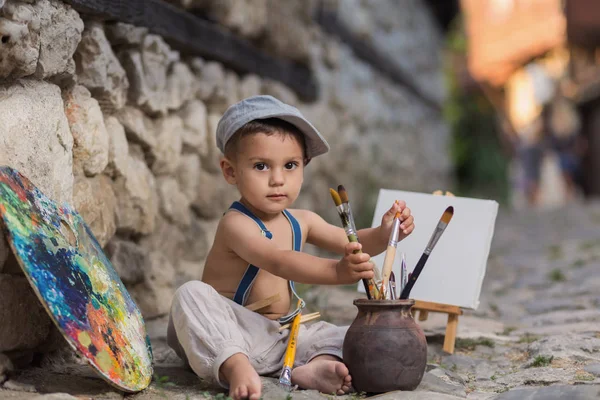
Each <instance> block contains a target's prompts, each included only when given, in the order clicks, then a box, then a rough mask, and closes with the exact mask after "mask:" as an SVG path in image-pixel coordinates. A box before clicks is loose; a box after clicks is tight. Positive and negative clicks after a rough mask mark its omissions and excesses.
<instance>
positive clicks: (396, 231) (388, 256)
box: [381, 200, 402, 299]
mask: <svg viewBox="0 0 600 400" xmlns="http://www.w3.org/2000/svg"><path fill="white" fill-rule="evenodd" d="M394 203H398V200H396V201H395V202H394ZM400 215H401V213H400V212H397V213H396V215H394V222H393V224H392V231H391V232H390V239H389V241H388V246H387V249H386V250H385V258H384V260H383V267H382V269H381V275H382V281H381V298H382V299H385V298H386V297H387V296H386V295H385V291H386V289H387V288H386V287H387V285H388V281H389V279H390V274H391V273H392V266H393V265H394V258H396V246H398V240H399V239H400V223H401V222H402V221H400Z"/></svg>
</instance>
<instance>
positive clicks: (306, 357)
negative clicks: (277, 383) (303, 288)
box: [167, 281, 348, 387]
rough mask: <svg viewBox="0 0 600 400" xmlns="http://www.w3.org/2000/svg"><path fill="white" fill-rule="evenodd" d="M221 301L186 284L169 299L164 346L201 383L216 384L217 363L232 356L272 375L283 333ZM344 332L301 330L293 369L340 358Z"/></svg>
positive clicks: (326, 327) (320, 326)
mask: <svg viewBox="0 0 600 400" xmlns="http://www.w3.org/2000/svg"><path fill="white" fill-rule="evenodd" d="M279 326H280V325H279V323H278V322H277V321H272V320H270V319H268V318H265V317H263V316H262V315H260V314H258V313H256V312H253V311H250V310H248V309H246V308H244V307H242V306H240V305H239V304H237V303H235V302H233V301H232V300H229V299H228V298H226V297H223V296H221V295H220V294H219V293H217V291H215V290H214V289H213V288H212V286H210V285H207V284H206V283H203V282H200V281H190V282H187V283H185V284H184V285H183V286H181V287H180V288H179V289H178V290H177V292H176V293H175V296H174V298H173V304H172V305H171V314H170V316H169V328H168V331H167V343H168V344H169V346H170V347H171V348H172V349H173V350H175V352H176V353H177V354H178V355H179V357H181V358H182V359H183V360H184V361H186V362H187V363H188V364H189V366H190V367H191V368H192V370H194V372H195V373H196V374H197V375H198V376H199V377H200V378H202V379H203V380H207V381H210V382H215V383H218V384H219V385H221V386H223V387H227V386H226V384H225V383H224V382H221V381H220V380H219V369H220V368H221V364H223V362H224V361H225V360H227V359H228V358H229V357H231V356H232V355H234V354H236V353H242V354H245V355H246V356H248V359H249V360H250V363H251V364H252V366H253V367H254V369H255V370H256V371H257V372H258V374H259V375H263V376H278V375H279V373H280V371H281V369H282V366H283V356H284V354H285V350H286V346H287V339H288V335H289V329H286V330H284V331H282V332H279ZM347 329H348V328H347V327H337V326H335V325H332V324H329V323H327V322H317V323H315V324H312V325H310V326H308V327H307V326H304V325H301V327H300V332H299V333H298V345H297V347H296V360H295V363H294V367H297V366H301V365H304V364H306V363H308V362H309V361H310V360H311V359H313V358H314V357H316V356H318V355H322V354H330V355H333V356H336V357H339V358H340V359H341V358H342V343H343V341H344V336H345V334H346V330H347Z"/></svg>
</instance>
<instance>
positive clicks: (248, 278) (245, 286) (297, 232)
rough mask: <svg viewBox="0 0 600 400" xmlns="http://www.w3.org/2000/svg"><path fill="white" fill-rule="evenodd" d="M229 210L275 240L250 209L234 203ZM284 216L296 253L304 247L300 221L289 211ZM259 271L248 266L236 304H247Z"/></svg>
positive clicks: (285, 319) (288, 318) (285, 320)
mask: <svg viewBox="0 0 600 400" xmlns="http://www.w3.org/2000/svg"><path fill="white" fill-rule="evenodd" d="M229 209H230V210H235V211H238V212H240V213H242V214H244V215H246V216H247V217H249V218H251V219H252V220H253V221H254V222H255V223H256V225H258V227H259V228H260V230H261V232H262V234H263V236H266V237H267V239H272V238H273V234H272V233H271V232H270V231H269V230H267V227H266V226H265V224H264V223H263V222H262V221H261V220H260V219H259V218H258V217H256V215H254V214H253V213H252V211H250V210H248V208H246V206H244V205H243V204H242V203H240V202H239V201H235V202H233V204H232V205H231V207H229ZM283 215H285V217H286V218H287V220H288V221H289V223H290V225H291V226H292V242H293V245H294V251H300V248H301V247H302V230H301V229H300V224H299V223H298V220H296V218H294V216H293V215H292V214H291V213H290V212H289V211H287V210H283ZM258 271H259V268H258V267H257V266H255V265H252V264H248V267H247V268H246V272H244V276H243V277H242V279H241V280H240V283H239V285H238V287H237V289H236V291H235V295H234V296H233V301H235V302H236V303H238V304H239V305H242V306H243V305H245V304H246V300H247V299H248V295H249V294H250V289H251V288H252V284H253V283H254V280H255V279H256V276H257V275H258ZM289 282H290V289H291V290H292V293H293V294H294V296H296V297H297V298H298V299H300V297H299V296H298V294H297V293H296V289H295V285H294V282H293V281H289ZM304 306H305V304H304V301H302V304H301V306H300V307H298V308H297V309H296V310H294V311H293V312H292V313H290V314H288V315H285V316H283V317H281V318H280V319H279V322H280V323H281V324H286V323H288V322H290V321H291V320H292V319H293V318H294V317H295V316H296V315H297V314H298V313H299V312H300V311H301V310H302V309H303V308H304Z"/></svg>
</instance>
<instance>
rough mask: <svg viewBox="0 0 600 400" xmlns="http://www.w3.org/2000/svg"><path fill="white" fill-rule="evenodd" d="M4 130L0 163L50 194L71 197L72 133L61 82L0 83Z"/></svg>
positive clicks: (0, 116)
mask: <svg viewBox="0 0 600 400" xmlns="http://www.w3.org/2000/svg"><path fill="white" fill-rule="evenodd" d="M0 132H1V134H0V135H1V137H2V140H0V165H8V166H11V167H13V168H16V169H17V170H19V171H20V172H21V173H22V174H23V175H25V176H27V177H28V178H29V179H30V180H31V181H32V182H33V183H34V184H35V185H36V186H37V187H38V188H39V189H40V190H41V191H42V192H43V193H44V194H45V195H46V196H48V197H50V198H51V199H53V200H55V201H59V202H63V201H67V202H70V201H71V198H72V193H73V164H72V163H73V158H72V157H73V156H72V151H73V137H72V136H71V132H70V130H69V124H68V121H67V118H66V117H65V113H64V106H63V100H62V98H61V94H60V89H59V87H58V86H56V85H53V84H50V83H46V82H40V81H32V80H27V79H24V80H20V81H18V82H16V83H14V84H12V85H10V84H7V85H0Z"/></svg>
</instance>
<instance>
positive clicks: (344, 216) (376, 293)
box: [329, 185, 454, 300]
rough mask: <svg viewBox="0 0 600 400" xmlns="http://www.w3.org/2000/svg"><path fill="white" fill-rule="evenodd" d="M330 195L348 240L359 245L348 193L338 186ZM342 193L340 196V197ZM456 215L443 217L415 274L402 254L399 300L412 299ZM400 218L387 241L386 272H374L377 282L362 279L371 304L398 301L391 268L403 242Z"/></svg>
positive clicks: (449, 213)
mask: <svg viewBox="0 0 600 400" xmlns="http://www.w3.org/2000/svg"><path fill="white" fill-rule="evenodd" d="M329 192H330V193H331V197H332V198H333V201H334V203H335V205H336V208H337V210H338V214H339V215H340V218H341V220H342V225H343V227H344V230H345V231H346V236H348V240H349V241H350V242H358V234H357V230H356V227H355V225H354V217H353V215H352V210H351V209H350V203H349V201H348V193H347V192H346V189H345V188H344V187H343V186H342V185H339V186H338V191H337V192H336V191H335V190H334V189H329ZM338 192H339V193H338ZM453 215H454V207H452V206H450V207H448V208H446V210H445V211H444V213H443V214H442V217H441V218H440V220H439V221H438V223H437V225H436V227H435V230H434V232H433V234H432V235H431V238H430V239H429V243H428V244H427V247H426V248H425V251H424V252H423V254H422V255H421V258H420V259H419V262H418V263H417V265H416V266H415V268H414V270H413V272H412V273H411V274H408V271H407V268H406V259H405V257H404V253H402V264H401V276H400V285H399V287H400V299H408V297H409V296H410V291H411V290H412V288H413V286H414V285H415V282H416V281H417V279H418V278H419V275H420V274H421V271H423V267H424V266H425V263H426V262H427V260H428V259H429V255H430V254H431V252H432V251H433V248H434V247H435V245H436V244H437V242H438V240H439V239H440V237H441V236H442V234H443V233H444V231H445V230H446V227H447V226H448V223H449V222H450V220H451V219H452V216H453ZM400 218H401V214H400V213H396V215H395V216H394V221H393V225H392V231H391V232H390V239H389V241H388V246H387V249H386V252H385V258H384V261H383V268H382V270H381V272H380V271H379V270H378V269H377V267H375V268H374V272H375V278H374V279H368V280H367V279H363V284H364V285H365V291H366V293H367V298H368V299H369V300H371V299H375V300H384V299H390V300H395V299H396V298H398V297H397V295H396V287H397V286H396V279H395V276H394V272H393V271H392V266H393V265H394V259H395V257H396V247H397V246H398V241H399V238H400V224H401V223H402V220H401V219H400Z"/></svg>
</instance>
